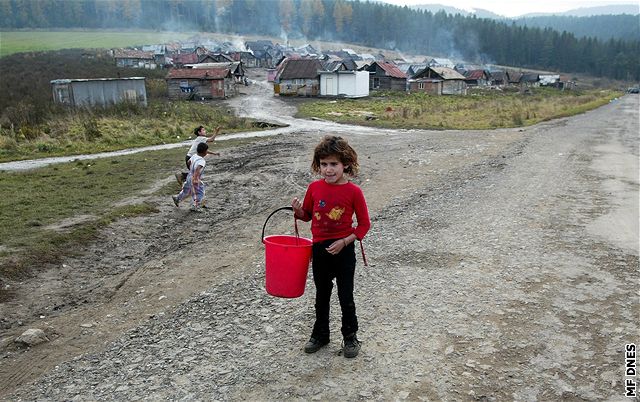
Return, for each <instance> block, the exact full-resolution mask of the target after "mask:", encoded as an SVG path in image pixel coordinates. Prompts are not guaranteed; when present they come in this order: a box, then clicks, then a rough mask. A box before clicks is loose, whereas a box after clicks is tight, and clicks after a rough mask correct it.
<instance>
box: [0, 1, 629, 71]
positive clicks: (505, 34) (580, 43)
mask: <svg viewBox="0 0 640 402" xmlns="http://www.w3.org/2000/svg"><path fill="white" fill-rule="evenodd" d="M619 17H624V16H619ZM615 21H617V20H612V22H610V23H611V24H612V25H614V24H615ZM620 21H621V22H623V21H622V20H620ZM636 22H637V21H636ZM0 27H1V28H3V29H29V28H32V29H33V28H91V29H96V28H141V29H155V30H170V31H182V30H188V31H194V30H195V31H203V32H218V33H229V34H239V35H265V36H272V37H280V38H281V39H282V40H283V42H286V41H287V40H288V39H301V38H306V39H308V40H325V41H341V42H347V43H353V44H358V45H362V46H368V47H376V48H386V49H393V50H397V51H400V52H405V53H414V54H425V55H430V56H437V57H449V58H454V59H463V60H466V61H469V62H475V63H488V64H500V65H510V66H520V67H524V68H537V69H544V70H549V71H562V72H572V73H586V74H590V75H594V76H607V77H610V78H614V79H626V80H636V81H637V80H640V59H639V56H638V55H640V40H639V39H638V38H637V37H635V38H634V37H632V38H628V39H609V40H607V41H604V40H601V39H597V38H595V37H582V36H581V37H579V38H578V37H576V36H575V35H574V34H572V33H569V32H566V31H562V32H560V31H559V30H554V29H551V28H541V27H531V26H522V25H519V24H517V23H516V22H511V23H508V22H504V21H496V20H490V19H484V18H477V17H475V16H462V15H459V14H457V15H451V14H447V13H445V12H437V13H432V12H430V11H424V10H416V9H410V8H409V7H406V6H405V7H400V6H395V5H389V4H384V3H377V2H376V3H373V2H369V1H360V0H355V1H349V0H269V1H265V0H117V1H110V0H107V1H105V0H74V1H61V0H0Z"/></svg>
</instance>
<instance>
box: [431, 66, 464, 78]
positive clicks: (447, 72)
mask: <svg viewBox="0 0 640 402" xmlns="http://www.w3.org/2000/svg"><path fill="white" fill-rule="evenodd" d="M429 68H430V69H431V71H433V72H435V73H436V74H438V75H439V76H440V77H442V79H445V80H464V75H462V74H460V73H459V72H457V71H456V70H454V69H452V68H448V67H429Z"/></svg>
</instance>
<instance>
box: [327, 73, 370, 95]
mask: <svg viewBox="0 0 640 402" xmlns="http://www.w3.org/2000/svg"><path fill="white" fill-rule="evenodd" d="M320 96H345V97H347V98H360V97H364V96H369V72H368V71H341V72H334V73H330V72H323V73H320Z"/></svg>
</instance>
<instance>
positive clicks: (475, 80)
mask: <svg viewBox="0 0 640 402" xmlns="http://www.w3.org/2000/svg"><path fill="white" fill-rule="evenodd" d="M463 75H464V82H466V83H467V86H470V87H471V86H473V87H477V86H483V87H484V86H487V85H489V81H490V78H489V72H488V71H486V70H469V71H467V72H465V74H463Z"/></svg>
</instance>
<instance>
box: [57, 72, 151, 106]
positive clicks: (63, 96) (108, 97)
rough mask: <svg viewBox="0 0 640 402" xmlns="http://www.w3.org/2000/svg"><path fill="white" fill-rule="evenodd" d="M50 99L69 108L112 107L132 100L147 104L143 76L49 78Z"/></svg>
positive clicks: (132, 101) (143, 104)
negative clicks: (51, 97)
mask: <svg viewBox="0 0 640 402" xmlns="http://www.w3.org/2000/svg"><path fill="white" fill-rule="evenodd" d="M51 90H52V93H53V101H54V102H55V103H58V104H62V105H67V106H71V107H95V106H99V107H100V106H101V107H106V106H111V105H115V104H117V103H122V102H131V103H135V104H138V105H142V106H147V90H146V87H145V78H144V77H128V78H87V79H58V80H52V81H51Z"/></svg>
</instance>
